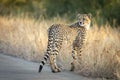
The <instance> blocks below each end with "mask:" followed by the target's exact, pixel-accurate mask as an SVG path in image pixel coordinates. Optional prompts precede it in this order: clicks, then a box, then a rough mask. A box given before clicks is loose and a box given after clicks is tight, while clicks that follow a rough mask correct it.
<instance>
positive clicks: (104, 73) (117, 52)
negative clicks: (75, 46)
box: [0, 16, 120, 79]
mask: <svg viewBox="0 0 120 80" xmlns="http://www.w3.org/2000/svg"><path fill="white" fill-rule="evenodd" d="M53 23H62V24H65V23H68V22H67V20H66V19H61V18H59V17H57V18H54V19H52V20H44V19H42V20H38V21H35V20H34V19H30V18H28V17H24V18H23V17H22V18H20V17H18V18H15V17H9V18H7V17H2V16H1V17H0V52H2V53H6V54H10V55H14V56H17V57H21V58H24V59H27V60H31V61H38V62H39V61H40V59H41V58H42V56H43V54H44V52H45V50H46V46H47V29H48V27H49V26H50V25H52V24H53ZM67 44H69V41H67V42H65V43H64V45H63V48H62V49H61V52H60V54H59V56H58V61H59V62H60V63H62V64H63V65H64V66H65V68H67V69H70V62H71V61H72V57H71V45H67ZM63 56H64V57H63ZM78 61H79V64H78V65H77V70H76V71H77V72H79V73H80V74H82V75H85V76H94V77H108V78H113V77H115V76H117V78H118V79H120V30H117V29H112V28H111V27H110V25H104V26H101V27H100V28H98V27H97V25H96V24H94V25H93V26H92V27H91V29H90V30H89V31H88V35H87V41H86V43H85V46H84V48H83V52H82V56H81V57H78Z"/></svg>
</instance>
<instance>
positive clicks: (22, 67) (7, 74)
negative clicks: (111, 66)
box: [0, 54, 100, 80]
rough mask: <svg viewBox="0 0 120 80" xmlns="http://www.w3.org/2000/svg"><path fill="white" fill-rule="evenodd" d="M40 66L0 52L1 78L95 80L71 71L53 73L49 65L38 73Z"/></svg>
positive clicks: (17, 79) (9, 79)
mask: <svg viewBox="0 0 120 80" xmlns="http://www.w3.org/2000/svg"><path fill="white" fill-rule="evenodd" d="M38 67H39V64H38V63H33V62H29V61H25V60H22V59H18V58H14V57H10V56H6V55H3V54H0V80H94V79H88V78H86V77H82V76H80V75H78V74H76V73H74V72H70V71H63V72H60V73H52V72H51V71H50V68H49V67H48V66H45V67H44V69H43V71H42V72H41V73H38ZM97 80H100V79H97Z"/></svg>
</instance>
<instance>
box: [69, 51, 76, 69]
mask: <svg viewBox="0 0 120 80" xmlns="http://www.w3.org/2000/svg"><path fill="white" fill-rule="evenodd" d="M72 58H73V62H72V63H71V69H70V71H74V70H75V64H76V63H77V52H76V50H73V51H72Z"/></svg>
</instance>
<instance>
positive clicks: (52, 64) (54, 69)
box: [49, 54, 61, 73]
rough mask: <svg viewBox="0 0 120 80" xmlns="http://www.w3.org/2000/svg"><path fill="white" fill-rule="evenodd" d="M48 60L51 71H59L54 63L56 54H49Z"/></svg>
mask: <svg viewBox="0 0 120 80" xmlns="http://www.w3.org/2000/svg"><path fill="white" fill-rule="evenodd" d="M49 61H50V66H51V70H52V72H53V73H57V72H61V69H60V68H59V67H58V66H57V64H56V54H51V55H50V57H49Z"/></svg>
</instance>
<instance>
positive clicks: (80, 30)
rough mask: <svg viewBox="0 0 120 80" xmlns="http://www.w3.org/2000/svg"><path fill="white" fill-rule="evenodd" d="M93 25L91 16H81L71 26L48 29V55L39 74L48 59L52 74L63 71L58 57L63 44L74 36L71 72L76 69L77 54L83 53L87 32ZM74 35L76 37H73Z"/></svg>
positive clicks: (57, 25)
mask: <svg viewBox="0 0 120 80" xmlns="http://www.w3.org/2000/svg"><path fill="white" fill-rule="evenodd" d="M90 24H91V14H79V15H78V20H77V22H75V23H73V24H71V25H62V24H53V25H52V26H51V27H50V28H49V29H48V46H47V50H46V54H45V55H44V57H43V60H41V63H40V67H39V72H41V70H42V68H43V66H44V65H45V63H46V62H47V60H48V58H49V61H50V66H51V70H52V72H55V73H56V72H60V71H61V69H60V68H59V67H58V66H57V64H56V56H57V54H59V51H60V49H61V46H62V42H63V41H64V38H65V37H66V36H72V37H73V38H72V39H71V41H73V43H72V47H73V48H72V57H73V62H72V63H71V71H73V70H74V69H75V64H76V59H77V54H80V53H81V48H82V45H83V43H84V40H85V35H86V31H87V30H89V27H90ZM73 34H74V35H73Z"/></svg>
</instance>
